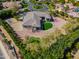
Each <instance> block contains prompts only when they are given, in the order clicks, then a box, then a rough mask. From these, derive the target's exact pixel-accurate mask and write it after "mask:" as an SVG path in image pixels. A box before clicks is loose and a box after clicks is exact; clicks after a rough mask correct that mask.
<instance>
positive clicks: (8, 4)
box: [2, 1, 21, 8]
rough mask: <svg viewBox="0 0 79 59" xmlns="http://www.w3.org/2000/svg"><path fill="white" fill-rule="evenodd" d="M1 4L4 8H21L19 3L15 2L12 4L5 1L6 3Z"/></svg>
mask: <svg viewBox="0 0 79 59" xmlns="http://www.w3.org/2000/svg"><path fill="white" fill-rule="evenodd" d="M2 4H3V7H4V8H13V7H15V6H17V7H21V5H20V1H16V2H13V1H10V2H9V1H6V2H3V3H2Z"/></svg>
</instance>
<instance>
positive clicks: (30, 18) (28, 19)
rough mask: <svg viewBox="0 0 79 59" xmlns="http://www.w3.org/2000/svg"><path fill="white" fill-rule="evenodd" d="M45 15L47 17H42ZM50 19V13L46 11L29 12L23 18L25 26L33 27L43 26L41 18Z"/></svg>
mask: <svg viewBox="0 0 79 59" xmlns="http://www.w3.org/2000/svg"><path fill="white" fill-rule="evenodd" d="M41 17H44V18H45V19H42V18H41ZM46 19H50V15H48V14H47V13H44V12H38V11H33V12H28V13H26V15H25V16H24V18H23V26H24V27H31V28H37V29H40V28H41V20H46Z"/></svg>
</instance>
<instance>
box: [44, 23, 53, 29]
mask: <svg viewBox="0 0 79 59" xmlns="http://www.w3.org/2000/svg"><path fill="white" fill-rule="evenodd" d="M50 28H52V23H50V22H44V29H45V30H48V29H50Z"/></svg>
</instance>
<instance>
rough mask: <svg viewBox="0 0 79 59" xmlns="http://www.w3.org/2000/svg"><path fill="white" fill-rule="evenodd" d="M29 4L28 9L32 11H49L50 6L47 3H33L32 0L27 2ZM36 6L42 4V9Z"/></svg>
mask: <svg viewBox="0 0 79 59" xmlns="http://www.w3.org/2000/svg"><path fill="white" fill-rule="evenodd" d="M27 4H28V7H27V8H28V9H29V10H31V11H48V6H47V5H46V4H42V5H38V4H33V3H31V2H29V3H27ZM34 6H42V8H40V9H36V8H34Z"/></svg>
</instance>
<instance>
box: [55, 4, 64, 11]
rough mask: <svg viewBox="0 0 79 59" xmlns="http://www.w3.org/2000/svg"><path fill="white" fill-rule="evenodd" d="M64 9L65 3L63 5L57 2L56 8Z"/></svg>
mask: <svg viewBox="0 0 79 59" xmlns="http://www.w3.org/2000/svg"><path fill="white" fill-rule="evenodd" d="M63 9H64V5H62V4H55V10H58V11H63Z"/></svg>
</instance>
